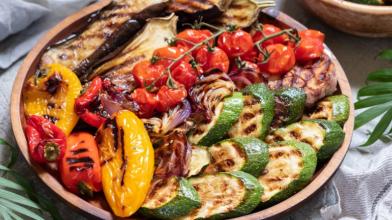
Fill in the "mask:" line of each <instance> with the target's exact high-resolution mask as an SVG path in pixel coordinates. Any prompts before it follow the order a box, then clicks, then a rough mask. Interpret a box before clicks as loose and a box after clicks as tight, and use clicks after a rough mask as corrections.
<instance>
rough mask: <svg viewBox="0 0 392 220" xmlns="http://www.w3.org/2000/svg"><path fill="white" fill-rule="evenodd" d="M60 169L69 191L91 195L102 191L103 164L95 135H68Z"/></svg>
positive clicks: (78, 133) (85, 133) (83, 133)
mask: <svg viewBox="0 0 392 220" xmlns="http://www.w3.org/2000/svg"><path fill="white" fill-rule="evenodd" d="M59 170H60V175H61V180H62V182H63V184H64V186H65V187H66V188H67V189H68V190H69V191H71V192H73V193H79V194H81V195H86V196H90V197H91V196H92V195H93V193H94V192H99V191H101V189H102V184H101V165H100V164H99V154H98V147H97V144H96V143H95V139H94V136H92V135H91V134H89V133H87V132H77V133H72V134H71V135H70V136H68V138H67V149H66V150H65V155H64V157H63V159H62V160H61V163H59Z"/></svg>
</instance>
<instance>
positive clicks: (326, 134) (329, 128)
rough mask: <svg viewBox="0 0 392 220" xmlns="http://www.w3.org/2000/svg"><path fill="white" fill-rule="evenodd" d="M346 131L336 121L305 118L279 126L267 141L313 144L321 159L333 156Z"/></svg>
mask: <svg viewBox="0 0 392 220" xmlns="http://www.w3.org/2000/svg"><path fill="white" fill-rule="evenodd" d="M344 135H345V134H344V131H343V130H342V128H341V127H340V126H339V124H337V123H336V122H334V121H327V120H304V121H300V122H297V123H294V124H291V125H289V126H287V127H284V128H279V129H277V130H275V131H274V132H272V134H271V135H269V136H268V137H267V138H266V141H267V143H273V142H276V141H283V140H297V141H301V142H305V143H307V144H309V145H310V146H312V148H313V149H314V150H315V151H316V152H317V158H318V160H319V161H324V160H326V159H328V158H330V157H331V156H332V154H333V153H335V151H336V150H337V149H338V148H339V147H340V145H341V144H342V142H343V140H344Z"/></svg>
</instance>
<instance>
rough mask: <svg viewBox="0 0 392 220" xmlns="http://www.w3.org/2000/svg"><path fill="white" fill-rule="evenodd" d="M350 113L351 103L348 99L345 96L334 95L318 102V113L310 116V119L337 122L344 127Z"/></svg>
mask: <svg viewBox="0 0 392 220" xmlns="http://www.w3.org/2000/svg"><path fill="white" fill-rule="evenodd" d="M330 111H331V112H330ZM349 113H350V101H349V99H348V97H347V96H345V95H334V96H329V97H326V98H324V99H323V100H321V101H320V102H318V103H317V107H316V111H315V112H313V113H312V114H310V116H309V118H311V119H326V120H329V121H336V122H337V123H338V124H339V125H341V126H343V125H344V123H345V122H346V121H347V119H348V116H349Z"/></svg>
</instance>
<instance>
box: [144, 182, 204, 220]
mask: <svg viewBox="0 0 392 220" xmlns="http://www.w3.org/2000/svg"><path fill="white" fill-rule="evenodd" d="M200 204H201V203H200V199H199V195H198V194H197V192H196V190H195V189H194V188H193V186H192V185H191V184H190V183H189V182H188V180H186V179H184V178H180V177H171V178H169V179H166V180H159V182H157V183H155V184H154V185H153V187H152V189H151V190H150V192H149V194H148V195H147V198H146V200H145V201H144V204H143V205H142V207H141V208H140V213H142V214H143V215H145V216H148V217H153V218H157V219H174V218H178V217H181V216H184V215H187V214H189V213H190V212H191V211H192V210H194V209H196V208H198V207H200Z"/></svg>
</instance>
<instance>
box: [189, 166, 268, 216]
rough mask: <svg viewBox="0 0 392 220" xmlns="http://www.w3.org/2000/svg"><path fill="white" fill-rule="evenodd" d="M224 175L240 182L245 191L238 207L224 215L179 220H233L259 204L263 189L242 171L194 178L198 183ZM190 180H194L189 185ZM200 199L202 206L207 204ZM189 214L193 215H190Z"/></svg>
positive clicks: (254, 179) (253, 178) (252, 177)
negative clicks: (210, 177)
mask: <svg viewBox="0 0 392 220" xmlns="http://www.w3.org/2000/svg"><path fill="white" fill-rule="evenodd" d="M225 175H226V176H230V177H231V178H236V179H238V180H240V181H241V182H242V184H243V185H244V187H245V190H246V191H245V194H244V196H243V197H242V201H241V202H240V203H239V204H238V206H236V207H235V208H234V209H233V210H230V211H227V212H225V213H217V214H211V215H210V216H205V217H197V218H195V217H194V216H185V217H184V218H181V219H227V218H234V217H238V216H243V215H246V214H249V213H250V212H252V211H253V210H254V209H255V208H256V207H257V206H258V204H259V203H260V196H261V195H262V193H263V188H262V187H261V185H260V184H259V183H258V181H257V179H256V178H255V177H254V176H252V175H250V174H248V173H245V172H242V171H233V172H223V173H217V174H212V175H204V176H200V177H196V178H198V180H199V181H200V179H202V178H204V179H206V177H208V176H215V177H220V176H225ZM192 179H195V178H191V179H190V182H191V183H192ZM219 197H220V196H219ZM200 198H201V202H202V204H203V203H206V202H208V201H203V197H202V196H201V197H200ZM222 198H225V197H224V195H222ZM201 208H202V207H201ZM196 211H197V210H196ZM191 214H195V213H191ZM196 216H197V215H196Z"/></svg>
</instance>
